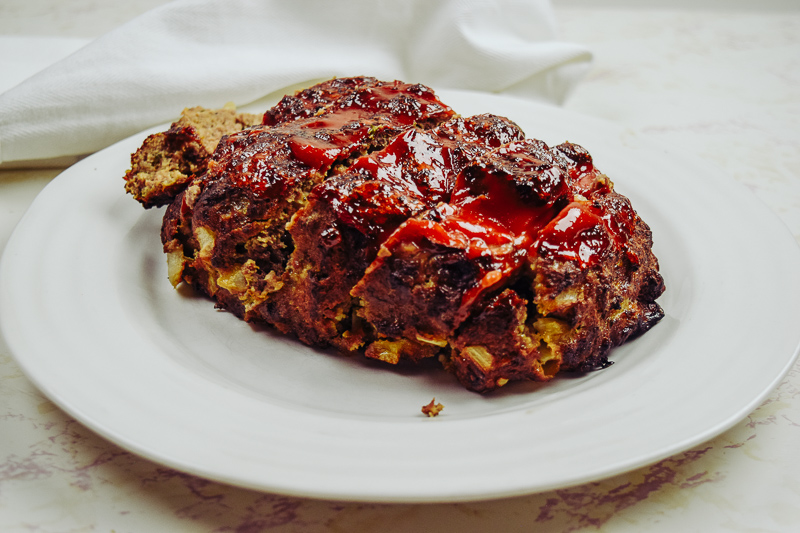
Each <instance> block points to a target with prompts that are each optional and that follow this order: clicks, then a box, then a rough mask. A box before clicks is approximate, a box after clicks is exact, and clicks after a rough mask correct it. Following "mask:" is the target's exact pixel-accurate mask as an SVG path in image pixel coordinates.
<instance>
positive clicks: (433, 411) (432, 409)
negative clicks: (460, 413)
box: [422, 398, 444, 418]
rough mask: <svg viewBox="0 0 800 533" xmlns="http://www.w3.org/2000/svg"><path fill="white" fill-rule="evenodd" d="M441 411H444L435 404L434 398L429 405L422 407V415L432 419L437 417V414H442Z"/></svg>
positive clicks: (440, 405) (441, 406) (440, 406)
mask: <svg viewBox="0 0 800 533" xmlns="http://www.w3.org/2000/svg"><path fill="white" fill-rule="evenodd" d="M442 409H444V405H442V404H440V403H436V398H434V399H433V400H431V403H429V404H428V405H423V406H422V414H424V415H427V416H428V417H430V418H433V417H434V416H439V413H441V412H442Z"/></svg>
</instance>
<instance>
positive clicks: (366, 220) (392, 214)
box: [312, 115, 523, 243]
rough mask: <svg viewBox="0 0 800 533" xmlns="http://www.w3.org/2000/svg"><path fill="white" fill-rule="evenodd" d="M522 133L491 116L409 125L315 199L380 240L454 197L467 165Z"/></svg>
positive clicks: (323, 187)
mask: <svg viewBox="0 0 800 533" xmlns="http://www.w3.org/2000/svg"><path fill="white" fill-rule="evenodd" d="M522 137H523V134H522V132H521V131H520V130H519V128H518V127H517V126H516V125H514V124H513V123H510V122H509V121H507V120H506V119H502V118H500V117H495V116H492V115H480V116H476V117H470V118H468V119H462V118H457V119H453V120H451V121H448V122H446V123H445V124H442V125H441V126H439V127H437V128H435V129H433V130H425V131H421V130H417V129H409V130H407V131H406V132H405V133H403V134H401V135H399V136H397V137H396V138H395V139H394V140H393V141H392V142H391V143H390V144H389V145H388V146H386V148H384V149H383V150H380V151H378V152H374V153H372V154H369V155H367V156H363V157H361V158H359V159H357V160H356V161H355V162H354V163H353V165H352V166H351V167H350V169H349V170H348V173H347V174H346V175H344V176H342V177H341V179H339V178H335V179H333V180H331V181H328V182H325V183H323V184H321V185H319V186H317V188H315V190H314V191H313V193H312V198H314V199H316V200H319V201H323V202H326V203H327V204H328V205H329V206H330V207H331V208H332V209H333V211H334V212H335V213H336V214H337V217H338V219H339V221H340V222H343V223H344V224H346V225H348V226H350V227H353V228H356V229H358V230H359V231H360V232H362V233H363V234H364V235H367V236H370V237H371V238H372V240H375V241H376V242H377V243H380V242H381V241H383V240H384V238H385V237H386V236H387V235H389V234H390V233H391V232H392V231H394V230H395V229H396V228H397V227H398V226H399V225H400V224H401V223H402V222H403V221H405V220H406V219H408V218H409V217H411V216H413V215H415V214H417V213H420V212H421V211H423V210H425V209H430V208H432V207H434V206H435V205H436V204H438V203H440V202H445V201H449V200H450V196H451V194H452V191H453V188H454V186H455V185H454V182H455V179H456V176H457V175H458V174H459V172H460V171H461V170H462V169H463V168H464V167H465V166H466V165H468V164H470V163H471V162H472V161H474V160H475V159H477V158H478V157H479V156H480V155H481V154H483V153H486V152H487V151H488V150H489V149H490V148H492V147H496V146H500V145H502V144H505V143H507V142H508V141H511V140H517V139H521V138H522Z"/></svg>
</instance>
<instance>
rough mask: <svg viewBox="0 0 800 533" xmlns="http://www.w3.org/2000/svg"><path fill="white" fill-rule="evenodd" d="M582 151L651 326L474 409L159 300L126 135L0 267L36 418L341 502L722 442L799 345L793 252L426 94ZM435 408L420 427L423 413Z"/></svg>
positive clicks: (150, 219) (421, 380)
mask: <svg viewBox="0 0 800 533" xmlns="http://www.w3.org/2000/svg"><path fill="white" fill-rule="evenodd" d="M442 96H443V99H444V101H446V102H447V103H449V104H450V105H452V106H453V107H454V108H455V109H457V110H458V111H459V112H461V113H462V114H465V115H467V114H472V113H478V112H494V113H498V114H502V115H507V116H510V117H512V118H514V119H515V120H516V121H517V122H518V123H519V124H520V125H521V126H522V127H523V129H524V130H525V131H526V132H527V133H528V135H529V136H532V137H538V138H541V139H543V140H545V141H547V142H548V143H550V144H556V143H559V142H561V141H563V140H565V139H569V140H571V141H573V142H578V143H580V144H582V145H584V146H585V147H586V148H587V149H588V150H589V151H590V152H591V153H592V154H593V155H594V157H595V161H596V163H597V165H598V167H599V168H600V169H602V170H603V171H605V172H606V173H607V174H609V175H610V176H611V177H612V179H613V180H614V181H615V182H616V184H617V189H618V190H619V191H620V192H622V193H623V194H626V195H628V196H629V197H630V198H631V199H632V201H633V204H634V206H635V207H636V209H637V210H638V211H639V213H640V214H641V215H642V217H643V218H644V219H645V220H646V221H647V222H648V223H649V224H650V225H651V227H652V229H653V233H654V237H655V250H656V253H657V255H658V257H659V258H660V261H661V267H662V272H663V274H664V277H665V280H666V285H667V292H666V293H665V294H664V296H663V297H662V298H661V299H660V302H661V304H662V305H663V306H664V308H665V310H666V317H665V318H664V319H663V321H662V322H661V323H660V324H658V325H657V326H656V327H655V328H654V329H653V330H651V331H650V332H649V333H647V334H646V335H644V336H643V337H641V338H639V339H637V340H635V341H633V342H631V343H629V344H627V345H625V346H623V347H621V348H618V349H617V350H615V351H614V352H613V354H612V360H614V361H615V362H616V364H614V365H613V366H611V367H610V368H608V369H606V370H603V371H599V372H595V373H591V374H588V375H585V376H582V377H571V376H564V377H561V378H559V379H556V380H555V381H553V382H551V383H548V384H518V385H513V386H508V387H506V388H505V389H503V390H500V391H499V392H497V393H495V394H490V395H486V396H480V395H477V394H474V393H470V392H467V391H465V390H462V389H461V388H460V386H459V385H458V384H457V383H456V382H455V380H454V379H453V378H451V377H450V376H448V375H447V374H445V373H444V372H442V371H437V370H435V369H424V370H423V369H419V370H405V371H401V370H396V369H393V368H389V367H387V366H382V365H381V364H379V363H374V362H369V361H366V360H362V358H358V357H342V356H337V355H334V354H331V353H324V352H320V351H315V350H312V349H309V348H307V347H305V346H303V345H301V344H299V343H297V342H295V341H292V340H291V339H287V338H284V337H281V336H280V335H277V334H275V333H273V332H272V331H270V330H269V329H266V328H256V327H253V326H250V325H247V324H245V323H243V322H241V321H239V320H237V319H236V318H235V317H233V316H232V315H230V314H228V313H226V312H221V311H216V310H215V309H214V307H213V305H212V304H211V303H210V302H209V301H208V300H206V299H204V298H201V297H198V296H196V295H194V294H192V293H191V292H190V291H188V290H185V289H183V290H178V291H175V290H174V289H172V288H171V287H170V285H169V283H168V281H167V275H166V264H165V259H164V257H163V255H162V253H161V245H160V242H159V227H160V217H161V214H162V213H161V212H160V211H159V210H151V211H145V210H143V209H141V208H140V207H139V205H138V204H137V203H136V202H134V201H133V200H132V199H131V198H129V197H127V196H126V195H125V194H124V191H123V182H122V175H123V174H124V171H125V170H126V168H127V166H128V164H129V154H130V153H131V152H132V151H133V150H135V149H136V148H137V147H138V145H139V144H140V143H141V141H142V139H143V135H137V136H135V137H133V138H131V139H128V140H125V141H123V142H120V143H118V144H116V145H114V146H112V147H110V148H108V149H106V150H103V151H102V152H99V153H98V154H96V155H94V156H92V157H89V158H87V159H85V160H84V161H81V162H80V163H78V164H76V165H75V166H73V167H71V168H69V169H68V170H67V171H65V172H64V173H63V174H62V175H60V176H59V177H58V178H57V179H55V180H54V181H53V182H52V184H50V185H49V186H48V187H47V188H46V189H45V190H44V191H43V192H42V193H41V195H40V196H39V197H38V198H37V199H36V201H35V202H34V203H33V205H32V206H31V208H30V210H29V212H28V213H27V214H26V215H25V217H24V218H23V220H22V221H21V222H20V224H19V226H18V227H17V229H16V231H15V233H14V235H13V236H12V238H11V240H10V242H9V243H8V247H7V249H6V252H5V254H4V257H3V261H2V265H0V269H1V270H0V318H2V327H3V332H4V334H5V335H6V338H7V341H8V343H9V346H10V347H11V348H12V350H13V353H14V355H15V356H16V358H17V360H18V361H19V364H20V365H21V366H22V367H23V369H24V370H25V372H26V373H27V375H28V376H29V377H30V378H31V379H32V380H33V382H34V383H35V384H36V385H37V386H38V387H39V388H40V389H41V390H42V391H43V392H44V393H45V394H46V395H47V396H49V397H50V398H51V399H52V400H53V401H54V402H55V403H57V404H58V405H59V406H61V407H62V408H63V409H64V410H65V411H67V412H68V413H70V414H71V415H72V416H74V417H75V418H76V419H78V420H80V421H81V422H82V423H84V424H85V425H87V426H88V427H90V428H92V429H93V430H95V431H97V432H98V433H100V434H101V435H103V436H105V437H106V438H108V439H110V440H111V441H114V442H116V443H117V444H119V445H121V446H123V447H125V448H127V449H129V450H131V451H133V452H135V453H138V454H141V455H142V456H145V457H147V458H149V459H152V460H154V461H158V462H160V463H163V464H166V465H169V466H171V467H174V468H177V469H179V470H183V471H186V472H190V473H193V474H197V475H200V476H205V477H208V478H212V479H216V480H220V481H224V482H229V483H232V484H236V485H241V486H246V487H251V488H257V489H263V490H268V491H274V492H280V493H285V494H292V495H300V496H312V497H322V498H331V499H342V500H369V501H403V502H412V501H424V502H430V501H456V500H475V499H484V498H496V497H502V496H510V495H518V494H524V493H530V492H534V491H540V490H546V489H553V488H558V487H565V486H568V485H573V484H577V483H581V482H586V481H591V480H596V479H599V478H602V477H604V476H610V475H613V474H617V473H621V472H624V471H627V470H630V469H633V468H636V467H639V466H642V465H646V464H648V463H652V462H655V461H657V460H659V459H662V458H664V457H666V456H669V455H671V454H674V453H676V452H679V451H682V450H685V449H687V448H689V447H691V446H693V445H695V444H698V443H700V442H702V441H704V440H707V439H709V438H711V437H713V436H715V435H717V434H719V433H720V432H722V431H723V430H725V429H727V428H729V427H730V426H732V425H733V424H735V423H736V422H738V421H739V420H741V419H742V418H743V417H744V416H746V415H747V414H748V413H749V412H750V411H751V410H752V409H754V408H755V407H756V406H757V405H758V404H759V403H760V402H761V401H762V400H763V399H764V397H765V396H766V395H767V394H768V393H769V392H770V390H772V388H773V387H775V386H776V385H777V384H778V382H779V381H780V379H781V378H782V377H783V376H784V374H785V373H786V372H787V370H788V369H789V367H790V366H791V364H792V362H793V360H794V358H795V356H796V352H797V348H798V341H799V340H800V339H799V338H798V337H799V336H800V331H799V330H800V328H798V327H797V324H800V277H799V276H797V275H796V274H797V272H798V271H799V270H800V252H799V251H798V248H797V246H796V245H795V242H794V239H793V238H792V237H791V236H790V235H789V233H788V231H786V229H785V228H784V227H783V226H782V225H781V224H780V222H778V220H777V219H776V218H775V217H774V216H773V215H772V214H771V213H770V212H769V211H768V210H767V209H766V208H764V207H763V206H761V205H760V204H759V203H758V202H757V201H755V200H754V198H752V197H751V196H750V195H749V194H748V193H747V192H746V191H744V190H743V188H742V187H740V186H738V185H737V184H735V183H733V182H732V180H730V179H728V178H727V177H725V176H720V175H719V174H717V173H715V172H714V171H713V169H712V170H709V169H708V168H706V167H704V166H703V165H702V164H699V163H696V162H693V161H692V160H690V159H688V158H685V157H681V156H679V155H678V154H673V153H669V152H667V151H666V150H661V149H660V148H658V147H652V146H649V145H645V144H644V143H643V142H641V141H640V140H637V139H636V138H635V136H634V135H632V134H630V133H626V132H625V131H624V130H623V129H621V128H618V127H616V126H613V125H610V124H607V123H605V122H600V121H596V120H593V119H589V118H586V117H582V116H578V115H574V114H570V113H567V112H564V111H563V110H559V109H557V108H552V107H545V106H540V105H536V104H532V103H530V102H526V101H521V100H517V99H511V98H500V97H495V96H488V95H475V94H469V93H459V92H450V91H448V92H445V91H442ZM434 396H435V397H436V399H437V401H441V402H442V403H443V404H444V406H445V409H444V411H443V412H442V414H441V415H440V416H439V417H437V418H434V419H428V418H426V417H424V416H423V415H422V414H421V413H420V408H421V407H422V405H424V404H426V403H428V402H429V401H430V400H431V398H432V397H434Z"/></svg>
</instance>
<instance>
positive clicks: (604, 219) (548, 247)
mask: <svg viewBox="0 0 800 533" xmlns="http://www.w3.org/2000/svg"><path fill="white" fill-rule="evenodd" d="M614 207H616V209H603V208H601V207H600V205H599V204H597V203H588V202H573V203H571V204H569V205H568V206H567V207H565V208H564V209H563V210H562V211H561V213H559V214H558V216H557V217H556V218H555V219H553V220H552V221H551V222H550V223H549V224H548V225H547V226H546V227H545V228H544V229H543V230H542V232H541V234H540V235H539V238H538V240H537V242H536V248H537V250H538V253H539V255H540V256H541V257H551V258H555V259H558V260H561V261H574V262H576V263H578V264H579V265H580V267H581V268H589V267H592V266H594V265H596V264H597V263H598V262H599V261H600V260H601V259H602V258H603V257H604V255H605V254H606V253H608V252H609V251H611V250H619V249H620V248H622V247H623V246H624V245H625V244H626V243H627V241H628V239H629V238H630V235H631V234H632V233H633V229H634V224H635V221H636V213H635V212H634V211H633V209H631V208H630V204H628V203H627V202H619V205H618V206H614ZM627 256H628V259H630V260H631V261H633V262H638V258H637V257H636V256H635V255H634V254H633V253H632V252H628V254H627Z"/></svg>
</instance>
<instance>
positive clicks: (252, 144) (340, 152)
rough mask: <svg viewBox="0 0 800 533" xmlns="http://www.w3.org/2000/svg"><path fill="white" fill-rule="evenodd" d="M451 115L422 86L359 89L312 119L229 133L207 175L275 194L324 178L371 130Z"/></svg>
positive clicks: (394, 128) (392, 128)
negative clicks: (318, 176) (316, 175)
mask: <svg viewBox="0 0 800 533" xmlns="http://www.w3.org/2000/svg"><path fill="white" fill-rule="evenodd" d="M452 115H453V111H452V110H451V109H450V108H449V107H447V106H445V105H444V104H442V103H441V102H440V101H439V100H438V98H436V96H435V95H434V94H433V92H432V91H431V90H430V89H428V88H427V87H424V86H422V85H410V84H405V83H401V82H392V83H386V84H380V83H379V84H377V85H374V86H367V87H362V88H359V89H357V90H355V91H354V92H351V93H350V94H346V95H345V96H344V97H342V98H341V99H339V100H337V101H335V102H334V103H332V104H330V105H328V106H327V107H324V108H322V109H321V110H320V111H318V112H317V115H316V116H311V117H305V118H299V119H297V120H294V121H291V122H287V123H283V124H279V125H277V126H275V127H269V126H260V127H254V128H249V129H246V130H243V131H241V132H238V133H235V134H232V135H229V136H228V137H226V138H224V139H223V141H222V142H221V143H220V146H219V147H218V149H217V151H216V152H215V154H214V158H213V160H212V162H211V163H210V164H209V168H210V170H211V177H212V179H214V178H216V177H219V176H223V175H228V177H229V179H230V182H231V184H232V185H233V186H235V187H239V188H244V189H249V190H251V191H252V192H254V193H256V194H257V195H260V196H275V195H278V194H281V193H283V192H284V191H285V190H286V187H287V185H288V184H290V183H293V182H295V181H297V180H306V179H309V178H310V177H311V176H312V175H313V174H314V173H322V174H325V173H327V172H328V170H329V169H330V168H331V167H332V166H333V165H334V164H336V162H338V161H343V160H345V159H347V158H348V157H351V156H352V155H353V153H356V152H357V151H359V150H361V149H363V146H364V143H365V142H367V139H368V137H369V135H370V134H371V133H372V132H373V131H374V129H375V128H378V129H381V128H384V129H385V128H388V129H389V130H390V131H402V130H404V129H407V128H409V127H411V126H413V125H414V124H415V123H417V122H422V123H425V122H430V121H434V122H440V121H441V120H444V119H447V118H448V117H451V116H452Z"/></svg>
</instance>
